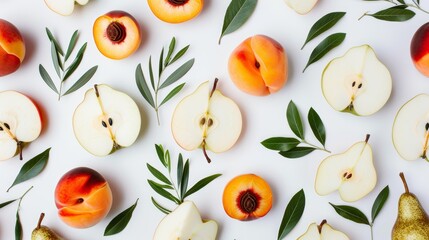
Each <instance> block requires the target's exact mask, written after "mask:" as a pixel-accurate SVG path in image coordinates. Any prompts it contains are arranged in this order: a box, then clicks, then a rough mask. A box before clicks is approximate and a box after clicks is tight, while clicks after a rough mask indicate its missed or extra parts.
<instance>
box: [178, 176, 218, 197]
mask: <svg viewBox="0 0 429 240" xmlns="http://www.w3.org/2000/svg"><path fill="white" fill-rule="evenodd" d="M220 176H222V174H214V175H211V176H208V177H205V178H203V179H201V180H200V181H198V182H197V183H195V184H194V186H192V187H191V188H190V189H189V190H188V191H187V192H186V193H185V196H183V199H185V198H186V197H189V196H190V195H192V194H194V193H196V192H197V191H199V190H200V189H202V188H203V187H205V186H206V185H207V184H209V183H211V182H212V181H213V180H215V179H216V178H218V177H220Z"/></svg>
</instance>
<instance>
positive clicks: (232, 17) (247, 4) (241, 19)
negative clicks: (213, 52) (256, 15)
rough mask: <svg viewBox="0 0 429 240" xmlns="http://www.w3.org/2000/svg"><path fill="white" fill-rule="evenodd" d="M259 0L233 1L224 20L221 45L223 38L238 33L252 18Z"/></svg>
mask: <svg viewBox="0 0 429 240" xmlns="http://www.w3.org/2000/svg"><path fill="white" fill-rule="evenodd" d="M257 3H258V1H257V0H232V1H231V3H230V4H229V6H228V9H227V10H226V13H225V17H224V20H223V26H222V33H221V35H220V37H219V44H220V43H221V40H222V37H223V36H225V35H227V34H229V33H232V32H234V31H236V30H237V29H239V28H240V27H241V26H243V24H244V23H245V22H246V21H247V20H248V19H249V18H250V16H251V15H252V13H253V12H254V11H255V8H256V5H257Z"/></svg>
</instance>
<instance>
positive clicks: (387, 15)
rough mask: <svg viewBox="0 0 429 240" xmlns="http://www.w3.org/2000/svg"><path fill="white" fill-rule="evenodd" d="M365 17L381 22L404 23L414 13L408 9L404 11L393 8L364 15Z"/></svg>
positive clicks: (400, 8)
mask: <svg viewBox="0 0 429 240" xmlns="http://www.w3.org/2000/svg"><path fill="white" fill-rule="evenodd" d="M366 15H367V16H371V17H374V18H377V19H379V20H383V21H391V22H404V21H408V20H410V19H411V18H413V17H414V16H415V15H416V13H415V12H413V11H411V10H409V9H405V8H403V7H400V6H399V7H398V6H395V7H391V8H388V9H384V10H381V11H378V12H376V13H374V14H366Z"/></svg>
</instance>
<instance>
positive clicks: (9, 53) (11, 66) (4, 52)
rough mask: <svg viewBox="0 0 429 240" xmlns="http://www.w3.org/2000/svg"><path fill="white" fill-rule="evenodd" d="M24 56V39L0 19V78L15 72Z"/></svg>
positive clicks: (13, 27)
mask: <svg viewBox="0 0 429 240" xmlns="http://www.w3.org/2000/svg"><path fill="white" fill-rule="evenodd" d="M24 56H25V44H24V39H23V38H22V36H21V33H20V32H19V30H18V28H16V27H15V26H14V25H13V24H12V23H10V22H8V21H6V20H4V19H0V77H2V76H5V75H8V74H11V73H13V72H15V71H16V70H17V69H18V68H19V66H21V63H22V61H23V60H24Z"/></svg>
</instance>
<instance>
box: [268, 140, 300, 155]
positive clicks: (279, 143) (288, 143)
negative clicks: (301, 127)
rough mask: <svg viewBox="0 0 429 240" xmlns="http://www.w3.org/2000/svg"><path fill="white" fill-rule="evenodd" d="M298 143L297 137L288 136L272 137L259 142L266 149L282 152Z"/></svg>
mask: <svg viewBox="0 0 429 240" xmlns="http://www.w3.org/2000/svg"><path fill="white" fill-rule="evenodd" d="M300 143H301V142H300V141H299V140H298V139H296V138H288V137H273V138H268V139H265V140H264V141H262V142H261V144H262V145H263V146H264V147H266V148H268V149H271V150H275V151H284V152H285V151H289V150H291V149H292V148H295V147H296V146H298V144H300Z"/></svg>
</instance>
